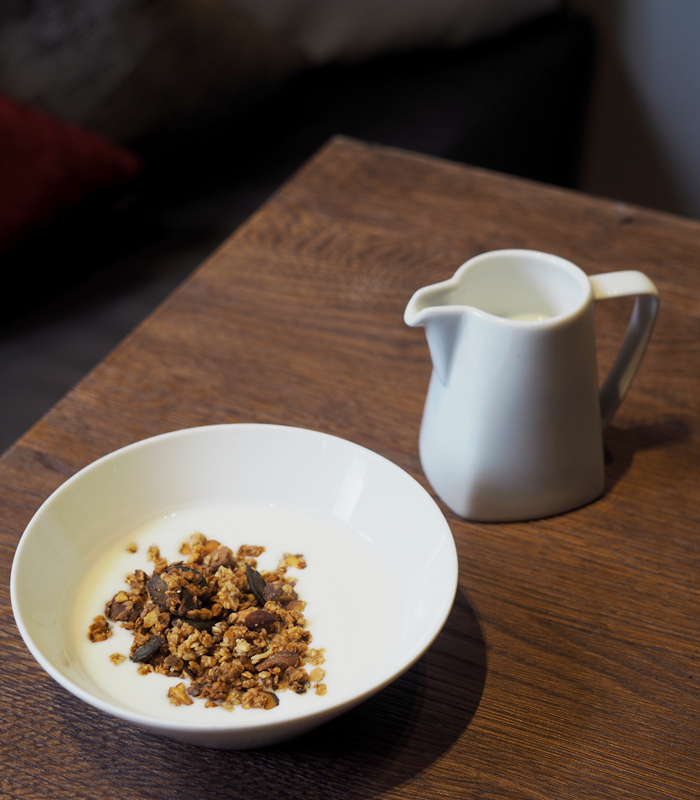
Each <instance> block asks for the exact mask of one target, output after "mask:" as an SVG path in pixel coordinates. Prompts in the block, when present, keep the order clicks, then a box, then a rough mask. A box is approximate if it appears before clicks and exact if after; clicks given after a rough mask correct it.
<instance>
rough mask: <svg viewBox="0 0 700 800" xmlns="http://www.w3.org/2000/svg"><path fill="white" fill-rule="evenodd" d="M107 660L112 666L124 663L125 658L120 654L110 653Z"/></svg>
mask: <svg viewBox="0 0 700 800" xmlns="http://www.w3.org/2000/svg"><path fill="white" fill-rule="evenodd" d="M109 660H110V661H111V662H112V664H123V663H124V662H125V661H126V656H123V655H122V654H121V653H112V655H111V656H110V657H109Z"/></svg>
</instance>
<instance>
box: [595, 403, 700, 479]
mask: <svg viewBox="0 0 700 800" xmlns="http://www.w3.org/2000/svg"><path fill="white" fill-rule="evenodd" d="M691 433H692V427H691V424H690V422H689V421H688V420H686V419H683V418H681V417H671V416H665V417H661V418H660V419H658V420H654V421H653V422H651V423H648V424H646V425H629V426H625V427H623V426H621V425H619V424H615V423H613V424H611V425H609V426H608V427H607V428H606V430H605V435H604V442H605V490H604V494H607V493H608V492H609V491H610V490H611V489H612V488H613V486H615V484H616V483H617V482H618V481H619V480H620V478H621V477H622V476H623V475H624V474H625V472H627V470H628V469H629V467H630V465H631V464H632V461H633V459H634V454H635V453H636V452H637V451H639V450H647V449H649V448H654V447H663V446H664V445H670V444H673V443H675V442H680V441H683V440H684V439H687V438H688V437H689V436H690V434H691Z"/></svg>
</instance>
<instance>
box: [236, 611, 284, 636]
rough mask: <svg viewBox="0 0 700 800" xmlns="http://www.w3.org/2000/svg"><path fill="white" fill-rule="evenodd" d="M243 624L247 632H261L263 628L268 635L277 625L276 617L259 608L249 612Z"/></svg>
mask: <svg viewBox="0 0 700 800" xmlns="http://www.w3.org/2000/svg"><path fill="white" fill-rule="evenodd" d="M243 624H244V625H245V626H246V628H248V630H249V631H261V630H262V629H263V628H265V630H266V631H267V632H268V633H269V632H270V631H271V630H272V629H273V628H274V626H275V625H276V624H277V617H276V616H275V615H274V614H270V613H269V612H267V611H263V610H262V609H261V608H257V609H256V610H255V611H251V613H250V614H248V616H247V617H246V618H245V619H244V620H243Z"/></svg>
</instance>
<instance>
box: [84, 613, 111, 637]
mask: <svg viewBox="0 0 700 800" xmlns="http://www.w3.org/2000/svg"><path fill="white" fill-rule="evenodd" d="M111 635H112V630H111V628H110V627H109V623H108V622H107V620H106V619H105V618H104V617H103V616H102V615H100V616H98V617H95V619H94V620H93V621H92V622H91V623H90V627H89V628H88V639H89V640H90V641H91V642H104V640H105V639H109V637H110V636H111Z"/></svg>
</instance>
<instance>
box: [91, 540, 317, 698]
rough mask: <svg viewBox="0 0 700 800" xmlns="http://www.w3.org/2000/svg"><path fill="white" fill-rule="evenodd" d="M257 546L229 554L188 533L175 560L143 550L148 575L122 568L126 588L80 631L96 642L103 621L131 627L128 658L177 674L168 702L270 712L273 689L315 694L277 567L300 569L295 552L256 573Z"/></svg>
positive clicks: (309, 656) (306, 636)
mask: <svg viewBox="0 0 700 800" xmlns="http://www.w3.org/2000/svg"><path fill="white" fill-rule="evenodd" d="M128 549H129V552H135V549H136V548H135V546H134V545H130V546H129V548H128ZM263 552H264V548H263V547H256V546H250V545H243V546H242V547H240V548H239V550H238V552H237V554H235V555H234V553H233V552H232V550H231V549H230V548H228V547H226V546H225V545H222V544H220V543H219V542H217V541H214V540H207V538H206V536H204V534H201V533H195V534H194V535H193V536H192V537H191V538H190V540H189V542H188V543H185V544H184V545H183V546H182V548H181V550H180V553H181V555H183V556H184V559H183V560H182V561H178V562H174V563H172V564H168V562H167V560H166V559H164V558H161V556H160V552H159V550H158V548H157V547H155V546H154V547H151V548H149V551H148V556H149V560H150V561H152V562H153V565H154V569H153V573H152V574H151V575H147V574H146V573H145V572H143V571H142V570H136V571H135V572H134V573H133V574H131V575H128V576H127V578H126V582H127V584H128V586H129V589H128V591H127V590H122V591H119V592H117V593H116V594H115V595H114V597H113V598H112V599H111V600H110V601H109V602H108V603H107V605H106V607H105V614H104V615H100V616H98V617H95V620H94V621H93V623H92V624H91V625H90V627H89V629H88V638H89V639H90V640H91V641H93V642H97V641H104V640H105V639H107V638H109V637H110V636H111V635H112V630H111V626H112V625H113V624H119V625H121V626H122V627H124V628H126V629H127V630H130V631H132V632H133V635H134V640H133V643H132V646H131V651H130V654H129V657H130V659H131V660H132V661H136V662H138V663H139V665H140V666H139V672H141V673H142V674H144V675H145V674H148V673H149V672H156V673H160V674H162V675H168V676H170V677H175V678H182V679H183V680H184V681H185V682H181V683H178V684H177V685H175V686H172V687H171V688H170V690H169V691H168V697H169V698H170V702H171V703H173V704H174V705H183V704H185V705H191V704H192V703H193V702H194V699H195V698H200V699H202V700H204V701H205V703H206V705H207V706H208V707H215V706H219V707H223V708H225V709H227V710H229V711H232V710H233V709H234V708H235V707H236V706H242V707H243V708H266V709H270V708H274V707H275V706H276V705H277V704H278V702H279V700H278V698H277V694H276V693H277V692H279V691H284V690H287V689H291V690H292V691H293V692H296V693H298V694H303V693H305V692H306V691H307V690H308V689H309V688H310V687H311V686H312V685H314V684H315V691H316V693H317V694H325V692H326V686H325V684H324V683H322V682H321V681H323V678H324V671H323V670H322V669H321V667H320V665H321V664H322V663H323V650H317V649H313V648H311V647H310V645H311V639H312V637H311V634H310V632H309V631H308V630H306V629H305V620H304V605H305V604H304V602H303V601H302V600H300V599H299V597H298V595H297V593H296V591H295V585H296V581H295V580H293V579H291V578H289V577H288V576H287V574H286V573H287V569H288V567H297V568H299V569H303V568H304V567H305V566H306V563H305V561H304V558H303V556H301V555H292V554H289V553H287V554H285V555H284V557H283V558H282V559H281V560H280V562H279V564H278V566H277V569H276V570H275V571H273V572H263V573H260V572H258V571H257V562H256V558H257V557H258V556H260V555H261V554H262V553H263ZM110 659H111V661H112V662H113V663H114V664H119V663H121V662H122V661H125V660H126V657H125V656H123V655H122V654H119V653H114V654H112V655H111V656H110ZM307 666H310V667H312V669H311V671H310V672H307V670H306V669H305V667H307ZM186 684H187V685H186Z"/></svg>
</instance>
